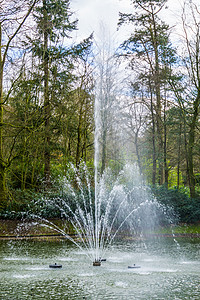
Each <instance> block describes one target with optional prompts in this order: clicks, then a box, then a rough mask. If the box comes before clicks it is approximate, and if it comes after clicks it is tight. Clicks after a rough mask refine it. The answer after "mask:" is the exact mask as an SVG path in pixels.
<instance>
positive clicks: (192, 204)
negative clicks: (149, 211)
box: [153, 186, 200, 224]
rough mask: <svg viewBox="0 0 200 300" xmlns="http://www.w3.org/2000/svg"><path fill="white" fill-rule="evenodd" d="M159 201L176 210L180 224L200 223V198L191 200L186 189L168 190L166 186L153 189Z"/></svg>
mask: <svg viewBox="0 0 200 300" xmlns="http://www.w3.org/2000/svg"><path fill="white" fill-rule="evenodd" d="M153 192H154V194H155V196H156V198H157V200H158V201H159V202H160V203H162V204H164V205H167V206H170V207H172V208H173V209H174V211H175V213H176V214H177V216H178V217H179V222H180V223H187V224H191V223H198V222H199V221H200V197H199V198H195V199H192V198H189V196H188V194H187V192H186V191H185V189H180V190H178V189H166V188H165V187H164V186H161V187H156V188H153Z"/></svg>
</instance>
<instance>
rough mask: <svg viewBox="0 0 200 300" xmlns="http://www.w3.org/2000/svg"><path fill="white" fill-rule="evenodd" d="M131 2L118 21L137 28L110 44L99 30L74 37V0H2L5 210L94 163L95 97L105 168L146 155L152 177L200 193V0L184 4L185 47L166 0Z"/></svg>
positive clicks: (0, 136) (0, 188)
mask: <svg viewBox="0 0 200 300" xmlns="http://www.w3.org/2000/svg"><path fill="white" fill-rule="evenodd" d="M132 2H133V3H132V4H133V5H132V7H133V12H131V13H120V14H119V21H118V30H119V31H120V29H121V27H122V26H124V25H125V26H129V27H130V28H132V31H131V32H132V33H131V35H130V37H128V38H127V39H126V40H124V41H123V43H121V45H118V47H117V49H116V50H113V49H112V50H111V51H110V49H109V47H108V46H109V45H107V44H106V42H103V45H101V46H99V48H98V47H97V45H96V44H95V41H94V38H93V35H92V34H91V36H89V37H86V38H85V40H83V41H82V42H79V43H76V44H75V43H72V39H71V36H72V35H73V32H74V31H76V30H77V24H78V20H76V19H75V16H74V14H73V13H72V11H71V9H70V1H69V0H68V1H66V0H18V1H15V0H10V1H5V0H1V1H0V5H1V8H0V210H3V209H5V208H6V207H8V205H10V203H11V206H12V201H13V199H14V198H15V197H16V191H19V190H20V191H29V190H32V191H35V192H39V191H40V189H41V187H42V186H43V187H45V190H50V189H52V188H53V179H54V178H57V177H58V176H59V175H65V174H66V173H67V169H68V165H69V163H73V164H74V165H75V166H76V167H77V168H79V165H80V163H81V162H82V161H84V162H85V163H86V164H87V165H88V166H89V167H91V168H93V163H94V130H95V128H94V127H95V120H94V106H95V97H98V99H99V103H100V104H99V107H98V109H99V111H100V115H101V121H100V123H101V136H100V163H99V164H100V167H99V170H100V173H101V174H103V172H104V170H105V168H106V167H110V168H111V169H112V170H113V173H114V174H118V172H119V171H120V169H121V168H122V167H123V165H124V163H125V162H127V161H128V162H130V161H131V162H133V161H137V164H138V166H139V169H140V172H141V173H142V174H143V175H144V176H145V177H146V179H147V181H148V183H149V184H151V185H152V186H156V185H160V186H163V185H165V186H166V187H172V186H176V188H178V189H179V188H180V187H183V186H188V187H189V191H190V196H191V197H192V198H195V197H196V196H198V184H199V181H200V177H199V174H200V172H199V158H200V155H199V147H200V144H199V105H200V78H199V62H200V57H199V51H200V50H199V21H198V20H199V7H198V5H196V4H195V3H193V2H191V1H190V2H189V3H188V2H187V1H186V2H185V3H184V5H183V10H182V12H181V22H182V29H183V31H182V32H183V35H182V38H181V39H180V40H179V41H178V42H179V43H182V44H181V45H182V46H181V49H182V51H180V47H177V49H176V47H175V46H174V45H173V42H172V40H171V38H170V37H171V32H172V30H173V29H172V28H170V26H169V25H168V24H166V23H165V22H164V21H163V20H162V18H161V16H162V11H163V10H165V9H167V8H166V5H167V0H151V1H146V0H142V1H141V0H140V1H139V0H134V1H132ZM131 26H132V27H131ZM123 65H125V66H126V69H125V71H121V69H122V68H123ZM126 70H127V71H126ZM126 72H128V73H129V74H131V75H130V76H127V78H125V76H123V75H121V74H124V73H126ZM119 74H120V76H119ZM121 77H123V78H121ZM119 81H120V82H119ZM124 86H126V89H125V88H124Z"/></svg>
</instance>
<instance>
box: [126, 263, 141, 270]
mask: <svg viewBox="0 0 200 300" xmlns="http://www.w3.org/2000/svg"><path fill="white" fill-rule="evenodd" d="M128 268H129V269H139V268H141V267H140V266H136V265H135V264H134V265H133V266H128Z"/></svg>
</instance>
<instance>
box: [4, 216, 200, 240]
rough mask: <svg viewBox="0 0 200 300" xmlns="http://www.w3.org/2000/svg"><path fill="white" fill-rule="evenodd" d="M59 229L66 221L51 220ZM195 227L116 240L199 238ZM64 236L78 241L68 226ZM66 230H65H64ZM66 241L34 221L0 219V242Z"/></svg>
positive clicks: (119, 236)
mask: <svg viewBox="0 0 200 300" xmlns="http://www.w3.org/2000/svg"><path fill="white" fill-rule="evenodd" d="M51 221H53V222H54V223H56V225H58V226H59V227H60V228H64V227H65V225H66V221H63V220H61V219H51ZM193 226H195V225H187V226H186V225H177V227H175V228H173V231H172V229H169V231H166V228H163V229H161V230H159V231H156V232H146V233H144V234H143V237H141V236H136V235H133V234H132V235H131V234H130V235H127V232H126V233H125V234H124V235H123V234H122V233H121V234H120V233H119V235H118V236H117V238H116V239H119V238H121V239H127V240H135V239H141V238H144V239H145V238H159V237H161V238H162V237H165V238H200V225H197V229H196V230H195V229H194V228H193ZM67 229H68V231H66V234H67V235H69V236H70V237H72V238H74V239H78V237H77V236H76V235H75V233H74V232H73V230H72V229H71V230H70V226H68V228H67ZM65 230H66V228H65ZM170 230H171V232H170ZM31 239H32V240H34V239H37V240H48V241H50V240H52V241H55V240H66V239H67V237H65V236H64V235H62V234H60V233H58V232H56V231H55V230H53V229H52V228H50V227H43V226H41V225H40V224H39V223H37V222H34V221H31V222H30V221H24V222H22V221H20V220H8V219H0V240H31Z"/></svg>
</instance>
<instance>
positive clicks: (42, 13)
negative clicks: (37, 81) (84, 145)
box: [32, 0, 77, 186]
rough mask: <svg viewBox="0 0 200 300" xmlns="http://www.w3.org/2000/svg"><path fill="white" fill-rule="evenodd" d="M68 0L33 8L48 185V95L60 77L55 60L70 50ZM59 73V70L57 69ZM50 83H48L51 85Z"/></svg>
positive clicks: (71, 26) (50, 1)
mask: <svg viewBox="0 0 200 300" xmlns="http://www.w3.org/2000/svg"><path fill="white" fill-rule="evenodd" d="M69 3H70V2H69V0H67V1H63V0H56V1H53V0H42V2H41V5H40V6H38V7H37V8H36V9H35V14H34V17H35V20H36V23H37V30H36V36H35V37H34V39H32V51H33V53H34V54H35V56H36V57H38V59H39V60H40V68H41V69H42V71H43V105H44V119H45V131H44V139H45V150H44V177H45V180H46V183H47V186H48V185H49V184H50V175H51V172H50V161H51V134H50V130H51V129H50V120H51V109H52V108H51V106H52V103H51V102H53V101H54V99H50V95H53V94H54V93H53V92H52V90H51V86H52V88H53V87H54V86H53V85H52V80H53V79H52V78H53V72H54V78H55V77H58V76H59V70H58V69H59V68H58V67H57V64H58V63H63V60H65V62H67V56H68V55H69V51H67V49H66V47H63V45H62V44H63V39H64V38H68V37H69V34H70V32H72V31H73V30H75V29H76V25H77V20H75V21H70V18H71V16H72V13H71V11H70V9H69ZM60 72H61V69H60ZM50 83H51V86H50Z"/></svg>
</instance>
